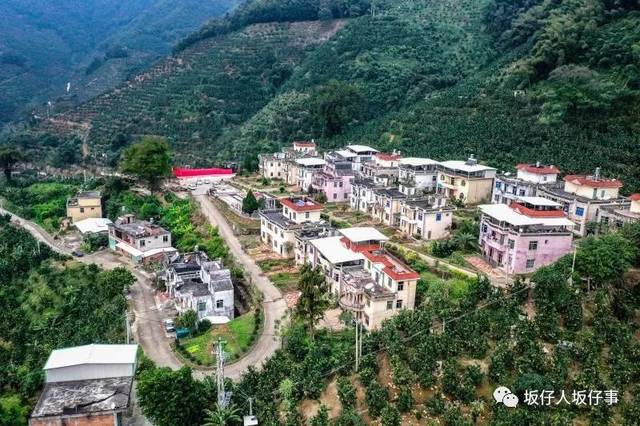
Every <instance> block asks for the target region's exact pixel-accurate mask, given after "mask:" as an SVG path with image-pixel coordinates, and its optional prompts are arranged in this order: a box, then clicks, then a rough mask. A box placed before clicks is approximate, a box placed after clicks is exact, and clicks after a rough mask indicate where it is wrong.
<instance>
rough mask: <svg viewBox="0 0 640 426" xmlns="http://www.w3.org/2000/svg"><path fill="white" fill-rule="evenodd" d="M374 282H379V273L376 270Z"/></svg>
mask: <svg viewBox="0 0 640 426" xmlns="http://www.w3.org/2000/svg"><path fill="white" fill-rule="evenodd" d="M376 282H377V283H379V282H380V273H379V272H376Z"/></svg>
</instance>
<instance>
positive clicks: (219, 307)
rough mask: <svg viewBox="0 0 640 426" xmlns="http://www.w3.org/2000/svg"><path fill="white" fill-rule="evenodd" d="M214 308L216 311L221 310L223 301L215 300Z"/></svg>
mask: <svg viewBox="0 0 640 426" xmlns="http://www.w3.org/2000/svg"><path fill="white" fill-rule="evenodd" d="M216 308H217V309H222V308H224V300H222V299H218V300H216Z"/></svg>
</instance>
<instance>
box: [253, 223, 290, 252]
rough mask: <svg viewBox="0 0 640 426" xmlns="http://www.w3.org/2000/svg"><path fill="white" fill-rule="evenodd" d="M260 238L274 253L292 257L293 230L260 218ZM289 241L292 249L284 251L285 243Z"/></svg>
mask: <svg viewBox="0 0 640 426" xmlns="http://www.w3.org/2000/svg"><path fill="white" fill-rule="evenodd" d="M260 238H261V240H262V242H263V243H265V244H266V245H268V246H269V247H270V248H271V250H273V251H274V252H275V253H277V254H279V255H281V256H284V257H293V255H294V250H293V247H294V246H293V244H295V235H294V232H293V231H291V230H285V229H282V228H280V227H278V226H276V225H275V224H274V223H272V222H269V221H268V220H266V219H264V218H262V219H261V222H260ZM289 242H290V243H291V244H292V246H291V247H292V250H291V251H289V252H287V251H285V244H286V243H289Z"/></svg>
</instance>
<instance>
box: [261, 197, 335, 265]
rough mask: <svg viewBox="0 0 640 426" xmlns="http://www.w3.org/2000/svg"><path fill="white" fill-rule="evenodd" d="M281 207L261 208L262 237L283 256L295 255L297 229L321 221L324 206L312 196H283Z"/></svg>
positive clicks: (263, 240) (264, 241)
mask: <svg viewBox="0 0 640 426" xmlns="http://www.w3.org/2000/svg"><path fill="white" fill-rule="evenodd" d="M280 204H281V205H282V207H281V208H280V209H270V210H260V212H259V214H260V238H261V240H262V242H263V243H264V244H266V245H267V246H269V247H270V248H271V250H273V251H274V252H275V253H277V254H279V255H280V256H283V257H294V255H295V251H294V249H295V231H296V230H298V229H301V228H303V227H304V226H305V225H312V224H314V223H318V222H320V221H321V219H320V214H321V213H322V209H323V208H324V206H323V205H322V204H320V203H316V202H315V201H313V200H312V199H310V198H306V197H302V198H294V197H292V198H282V199H280Z"/></svg>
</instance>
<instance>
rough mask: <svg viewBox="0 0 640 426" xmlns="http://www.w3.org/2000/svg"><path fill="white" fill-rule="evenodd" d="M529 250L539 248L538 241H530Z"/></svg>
mask: <svg viewBox="0 0 640 426" xmlns="http://www.w3.org/2000/svg"><path fill="white" fill-rule="evenodd" d="M529 250H538V242H537V241H529Z"/></svg>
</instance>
